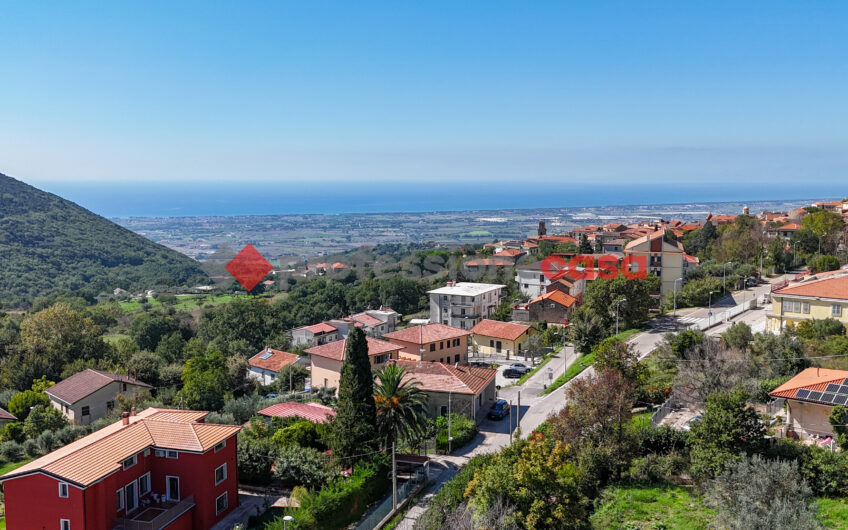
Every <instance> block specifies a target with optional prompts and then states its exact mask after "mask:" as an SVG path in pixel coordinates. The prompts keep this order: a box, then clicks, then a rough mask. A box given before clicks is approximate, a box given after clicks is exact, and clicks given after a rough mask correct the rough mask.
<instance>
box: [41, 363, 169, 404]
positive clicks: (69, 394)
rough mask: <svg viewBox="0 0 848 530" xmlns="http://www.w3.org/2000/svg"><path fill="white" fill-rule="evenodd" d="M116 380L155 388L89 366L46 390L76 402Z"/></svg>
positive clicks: (58, 396)
mask: <svg viewBox="0 0 848 530" xmlns="http://www.w3.org/2000/svg"><path fill="white" fill-rule="evenodd" d="M115 381H118V382H121V383H127V384H128V385H136V386H141V387H144V388H153V387H152V386H150V385H148V384H147V383H142V382H141V381H138V380H136V379H133V378H132V377H129V376H126V375H121V374H115V373H111V372H102V371H100V370H93V369H91V368H88V369H86V370H83V371H82V372H77V373H75V374H74V375H72V376H71V377H69V378H67V379H65V380H63V381H59V382H58V383H56V384H55V385H53V386H51V387H50V388H48V389H47V390H45V392H46V393H47V395H49V396H51V397H54V398H56V399H58V400H60V401H64V402H65V403H69V404H74V403H76V402H77V401H79V400H81V399H83V398H84V397H86V396H89V395H91V394H93V393H94V392H97V391H98V390H100V389H101V388H103V387H104V386H106V385H108V384H110V383H113V382H115Z"/></svg>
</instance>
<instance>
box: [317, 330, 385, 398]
mask: <svg viewBox="0 0 848 530" xmlns="http://www.w3.org/2000/svg"><path fill="white" fill-rule="evenodd" d="M365 340H366V341H367V342H368V357H369V359H371V369H372V370H379V369H380V368H382V367H383V366H385V364H386V363H387V362H388V361H389V360H390V359H397V358H398V353H399V352H400V349H401V348H400V346H398V345H396V344H392V343H390V342H386V341H384V340H380V339H374V338H371V337H366V338H365ZM346 344H347V339H345V340H340V341H336V342H331V343H329V344H323V345H321V346H315V347H312V348H309V349H308V350H305V352H306V353H308V354H309V362H310V364H311V367H312V387H313V388H320V387H324V388H335V389H337V390H338V388H339V379H340V378H341V372H342V364H343V363H344V360H345V353H346V352H345V345H346Z"/></svg>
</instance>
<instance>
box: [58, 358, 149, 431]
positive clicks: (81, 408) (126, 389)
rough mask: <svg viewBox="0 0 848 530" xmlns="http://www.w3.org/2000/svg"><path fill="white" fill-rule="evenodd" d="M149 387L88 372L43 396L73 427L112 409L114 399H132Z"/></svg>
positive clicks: (88, 370)
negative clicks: (120, 397)
mask: <svg viewBox="0 0 848 530" xmlns="http://www.w3.org/2000/svg"><path fill="white" fill-rule="evenodd" d="M151 388H153V387H152V386H150V385H148V384H147V383H143V382H141V381H138V380H136V379H133V378H132V377H128V376H126V375H121V374H117V373H112V372H103V371H100V370H92V369H91V368H88V369H86V370H83V371H82V372H77V373H75V374H74V375H72V376H70V377H68V378H67V379H64V380H62V381H59V382H58V383H56V384H55V385H53V386H51V387H50V388H48V389H47V390H45V393H46V394H47V397H49V398H50V403H52V405H53V407H55V408H57V409H59V410H60V411H61V412H62V414H63V415H64V416H65V418H67V419H68V421H70V422H71V423H73V424H74V425H88V424H89V423H91V422H93V421H95V420H98V419H100V418H102V417H104V416H106V414H108V413H109V412H110V411H111V410H112V409H114V408H115V405H116V401H117V398H118V395H119V394H120V395H123V396H125V397H128V398H130V397H133V396H135V395H137V394H139V393H141V392H147V391H149V390H150V389H151Z"/></svg>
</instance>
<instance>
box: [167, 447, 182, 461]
mask: <svg viewBox="0 0 848 530" xmlns="http://www.w3.org/2000/svg"><path fill="white" fill-rule="evenodd" d="M179 457H180V453H179V451H171V450H170V449H169V450H168V451H166V452H165V458H170V459H171V460H176V459H178V458H179Z"/></svg>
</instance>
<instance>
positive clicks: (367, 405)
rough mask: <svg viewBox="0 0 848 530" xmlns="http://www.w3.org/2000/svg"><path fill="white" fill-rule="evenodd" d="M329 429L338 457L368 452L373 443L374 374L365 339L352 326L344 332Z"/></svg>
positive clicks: (361, 333)
mask: <svg viewBox="0 0 848 530" xmlns="http://www.w3.org/2000/svg"><path fill="white" fill-rule="evenodd" d="M331 429H332V436H331V447H332V449H333V453H334V454H335V455H337V456H338V457H340V458H344V457H349V456H352V455H357V454H363V453H368V452H371V451H373V450H375V448H376V447H377V438H376V435H377V407H376V405H375V404H374V376H373V374H372V373H371V361H370V360H369V359H368V342H367V341H366V339H365V333H364V332H363V331H362V330H361V329H360V328H353V330H351V332H350V333H349V334H348V336H347V343H346V344H345V360H344V363H343V364H342V371H341V377H340V379H339V400H338V403H337V406H336V417H335V419H334V420H333V423H332V427H331Z"/></svg>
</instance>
